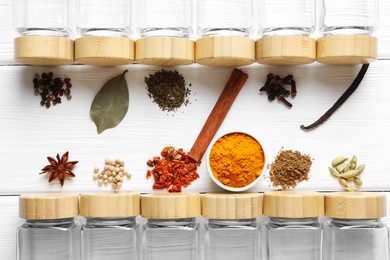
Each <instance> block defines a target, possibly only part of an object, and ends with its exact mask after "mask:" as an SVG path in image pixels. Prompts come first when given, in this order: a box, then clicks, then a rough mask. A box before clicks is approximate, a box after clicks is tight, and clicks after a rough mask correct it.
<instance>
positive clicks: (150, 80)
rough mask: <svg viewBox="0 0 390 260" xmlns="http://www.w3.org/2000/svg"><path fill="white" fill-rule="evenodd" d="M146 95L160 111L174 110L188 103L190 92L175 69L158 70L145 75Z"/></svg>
mask: <svg viewBox="0 0 390 260" xmlns="http://www.w3.org/2000/svg"><path fill="white" fill-rule="evenodd" d="M145 83H146V85H147V87H146V89H147V91H148V96H149V97H150V98H152V99H153V102H154V103H156V104H157V105H158V106H159V107H160V109H161V110H162V111H167V112H172V111H173V112H175V111H177V110H178V109H179V108H180V107H181V106H182V105H183V104H184V105H188V104H189V99H188V96H189V95H190V93H191V90H190V89H189V88H186V82H185V80H184V78H183V76H182V75H181V74H179V72H177V71H166V70H160V71H157V72H155V73H154V74H151V75H149V77H145Z"/></svg>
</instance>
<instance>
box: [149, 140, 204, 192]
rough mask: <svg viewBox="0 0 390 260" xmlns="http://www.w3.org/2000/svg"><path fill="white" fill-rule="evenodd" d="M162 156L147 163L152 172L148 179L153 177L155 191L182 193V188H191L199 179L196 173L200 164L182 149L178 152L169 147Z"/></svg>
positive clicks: (162, 152)
mask: <svg viewBox="0 0 390 260" xmlns="http://www.w3.org/2000/svg"><path fill="white" fill-rule="evenodd" d="M161 156H162V157H160V156H156V157H153V159H151V160H148V161H147V163H146V164H147V165H148V166H149V167H153V169H152V170H148V171H147V173H146V179H149V178H150V177H152V176H153V179H154V184H153V189H154V190H163V189H168V191H169V192H181V190H182V188H183V187H184V188H185V187H187V186H189V185H190V184H191V183H192V182H193V181H194V180H196V179H198V178H199V174H198V173H197V172H196V170H197V167H198V163H196V162H194V161H193V160H192V159H191V158H190V157H189V156H187V155H186V153H185V152H183V149H182V148H180V149H178V150H176V149H175V148H174V147H172V146H167V147H165V148H164V149H163V150H162V151H161Z"/></svg>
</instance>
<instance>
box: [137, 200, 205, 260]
mask: <svg viewBox="0 0 390 260" xmlns="http://www.w3.org/2000/svg"><path fill="white" fill-rule="evenodd" d="M200 215H201V209H200V194H197V193H170V194H146V195H141V216H142V217H143V218H146V223H145V224H144V225H143V229H142V233H143V235H142V247H143V249H142V259H143V260H155V259H161V257H162V256H163V257H164V259H170V260H182V259H186V260H197V259H199V250H200V247H199V223H198V220H197V217H199V216H200Z"/></svg>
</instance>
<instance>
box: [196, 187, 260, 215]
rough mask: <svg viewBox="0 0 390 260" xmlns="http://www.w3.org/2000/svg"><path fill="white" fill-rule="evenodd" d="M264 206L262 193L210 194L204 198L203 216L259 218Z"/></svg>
mask: <svg viewBox="0 0 390 260" xmlns="http://www.w3.org/2000/svg"><path fill="white" fill-rule="evenodd" d="M262 204H263V195H262V194H260V193H241V194H218V193H214V194H213V193H208V194H205V195H203V196H202V215H203V216H204V217H205V218H211V219H249V218H257V217H260V216H261V215H262V213H263V209H262Z"/></svg>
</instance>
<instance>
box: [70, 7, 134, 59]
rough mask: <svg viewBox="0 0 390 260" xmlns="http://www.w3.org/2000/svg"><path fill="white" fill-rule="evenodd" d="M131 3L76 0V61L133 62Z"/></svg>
mask: <svg viewBox="0 0 390 260" xmlns="http://www.w3.org/2000/svg"><path fill="white" fill-rule="evenodd" d="M130 11H131V10H130V1H129V0H115V1H105V0H77V1H76V8H75V27H76V28H75V30H76V32H77V33H78V34H79V35H80V36H81V38H79V39H77V40H76V42H75V59H76V61H77V62H79V63H82V64H89V65H103V66H114V65H124V64H129V63H131V62H133V61H134V42H133V41H132V40H130V39H129V38H128V37H129V34H130V32H131V27H130V18H131V12H130Z"/></svg>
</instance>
